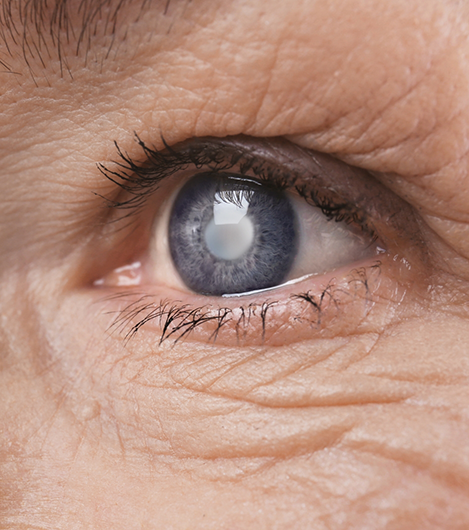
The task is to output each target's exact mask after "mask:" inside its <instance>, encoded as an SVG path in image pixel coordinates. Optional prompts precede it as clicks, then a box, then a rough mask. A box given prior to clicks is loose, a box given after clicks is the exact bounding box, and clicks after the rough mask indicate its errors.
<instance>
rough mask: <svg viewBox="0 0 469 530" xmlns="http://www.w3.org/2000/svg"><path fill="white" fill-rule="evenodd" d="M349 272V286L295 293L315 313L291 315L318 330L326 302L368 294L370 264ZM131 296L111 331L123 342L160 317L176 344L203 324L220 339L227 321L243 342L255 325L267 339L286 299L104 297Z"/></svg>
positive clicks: (163, 337)
mask: <svg viewBox="0 0 469 530" xmlns="http://www.w3.org/2000/svg"><path fill="white" fill-rule="evenodd" d="M380 266H381V264H380V263H376V264H375V265H372V266H371V267H369V269H371V270H378V274H379V270H380ZM350 276H351V277H350V278H349V280H348V285H349V287H352V286H353V287H354V288H353V289H349V290H346V289H344V288H341V287H338V286H336V285H334V283H333V281H332V282H330V283H329V284H328V285H327V286H326V287H325V288H324V289H323V290H322V291H321V292H320V293H319V294H313V293H312V292H311V291H305V292H300V293H297V294H291V295H290V296H289V300H290V301H299V302H302V303H304V308H305V309H306V310H307V312H308V313H310V315H311V316H309V315H308V316H305V311H299V312H298V314H297V315H296V316H292V317H291V320H292V321H293V322H294V323H295V324H299V325H302V326H307V327H308V328H310V329H314V330H318V329H320V328H321V325H322V323H323V314H324V310H325V309H324V306H326V305H327V306H329V305H330V304H333V306H334V307H335V308H336V309H337V310H338V309H339V306H340V301H339V300H340V297H341V296H342V297H343V296H344V295H346V296H353V295H354V292H355V293H356V292H357V290H358V289H360V290H361V289H364V293H363V294H364V295H365V298H366V299H368V298H369V294H370V289H369V282H368V272H367V269H365V268H360V269H354V270H353V271H351V273H350ZM129 297H131V298H135V297H138V298H137V299H136V300H135V301H133V302H132V303H130V304H128V305H127V306H125V307H124V308H123V309H121V310H119V311H117V312H112V313H115V314H116V317H115V318H114V320H113V322H112V323H111V324H110V326H109V327H108V332H110V333H114V332H117V333H119V334H120V335H121V336H122V337H123V339H124V343H125V344H127V343H128V342H129V341H131V340H132V339H133V338H134V337H135V336H136V334H137V333H138V332H139V331H140V330H141V329H142V327H143V326H145V325H147V324H148V323H150V322H155V323H156V324H157V326H158V328H159V329H160V337H159V340H158V345H159V346H161V344H162V343H163V342H166V341H169V340H172V342H173V344H177V343H178V342H179V341H181V340H183V339H187V338H188V337H189V336H190V335H191V334H193V333H194V331H195V330H198V329H201V330H202V331H204V328H206V329H207V333H209V335H208V337H207V339H206V341H207V342H212V343H215V342H216V341H217V340H218V338H219V336H220V334H221V333H222V332H223V328H224V327H225V326H227V325H230V326H232V327H233V328H234V330H235V334H236V338H237V343H238V345H239V344H240V343H241V342H243V340H244V339H246V337H247V334H248V332H249V331H250V330H251V328H255V329H256V328H257V329H259V333H260V334H261V337H262V342H264V340H265V334H266V328H267V324H268V322H269V312H270V311H271V310H272V309H273V308H275V307H276V306H278V305H279V304H280V303H281V302H280V301H278V300H266V301H264V302H261V303H250V304H248V305H241V306H238V307H234V308H229V307H213V306H209V305H205V306H199V307H194V306H191V305H189V304H183V303H182V302H181V301H170V300H168V299H164V300H160V301H158V302H155V301H154V296H152V295H142V294H139V293H135V292H133V293H129V292H126V293H117V294H115V295H113V296H111V297H107V298H106V299H105V300H107V301H109V300H119V299H125V298H129ZM311 313H312V314H311Z"/></svg>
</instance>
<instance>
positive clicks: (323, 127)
mask: <svg viewBox="0 0 469 530" xmlns="http://www.w3.org/2000/svg"><path fill="white" fill-rule="evenodd" d="M163 10H164V5H162V3H159V2H157V1H155V2H153V4H151V5H150V6H147V8H146V11H145V15H144V16H142V17H140V19H139V20H137V21H134V20H135V18H136V17H135V16H134V12H135V8H134V6H132V5H131V4H128V5H126V6H124V8H123V11H122V12H121V15H120V17H121V26H120V29H119V30H118V32H117V37H116V40H117V41H119V46H117V44H115V45H114V48H113V51H112V52H111V53H110V54H109V56H108V57H107V58H105V56H106V55H107V51H108V49H109V45H110V42H111V38H112V37H111V36H110V35H109V34H107V33H106V31H105V30H103V31H101V30H99V28H98V31H97V35H96V36H95V37H92V38H91V44H90V50H91V52H90V53H89V56H88V59H87V62H86V63H85V58H84V52H85V47H82V48H81V49H80V51H79V53H78V54H76V53H75V49H76V42H75V41H74V40H73V38H71V39H70V42H69V43H68V44H67V43H66V42H65V41H64V48H63V50H62V54H63V55H66V56H67V57H68V58H67V67H68V68H69V69H70V72H71V74H72V76H73V79H72V78H71V76H70V75H69V74H68V72H67V68H65V69H64V70H63V71H62V72H61V68H60V60H59V59H58V57H57V53H56V49H55V44H54V43H53V42H52V41H51V37H50V36H49V35H48V34H46V35H45V36H44V43H45V44H44V45H43V47H42V50H43V53H42V56H43V60H44V63H45V64H44V65H41V64H40V61H38V60H37V54H36V60H33V59H31V57H29V56H28V54H26V55H27V56H28V57H29V63H30V66H31V69H32V71H31V70H30V69H29V68H28V66H27V64H26V62H25V60H24V57H23V55H22V51H21V43H20V42H18V43H17V44H15V43H12V42H10V52H11V55H8V54H7V52H6V50H5V49H3V54H4V55H2V58H4V59H5V62H6V63H8V65H9V67H10V68H11V70H12V71H14V72H15V73H14V74H13V73H4V74H2V77H1V83H2V84H1V90H0V109H1V112H0V137H1V153H0V154H1V165H0V172H1V193H0V205H1V206H0V248H1V256H2V257H1V269H0V288H1V289H0V291H1V300H0V304H1V315H2V316H1V319H0V351H1V356H0V417H1V423H0V432H1V436H0V476H1V480H0V528H2V529H3V528H4V529H30V528H34V529H46V528H47V529H54V530H55V529H67V530H70V529H74V528H86V529H126V530H133V529H147V530H149V529H165V528H168V529H169V528H171V529H186V528H187V529H189V528H190V529H198V528H203V529H217V530H220V529H226V530H228V529H229V530H235V529H246V528H248V529H251V528H252V529H290V528H298V529H318V530H322V529H334V530H340V529H344V530H345V529H347V530H351V529H357V530H358V529H360V530H367V529H369V530H380V529H399V530H406V529H409V530H410V529H419V530H423V529H451V530H456V529H467V528H469V388H468V377H469V314H468V308H469V305H468V304H469V177H468V165H469V158H468V150H469V149H468V145H469V99H468V98H467V94H468V93H469V57H468V54H469V42H468V37H467V36H468V35H469V33H468V32H469V28H468V21H469V12H468V10H467V7H466V5H465V4H464V3H463V2H459V3H458V2H452V1H450V0H429V1H425V2H422V1H420V2H419V1H418V0H413V1H409V0H405V1H404V0H392V1H390V2H386V3H383V2H378V1H373V0H363V1H362V2H356V1H355V0H304V1H298V2H286V1H285V0H270V1H268V0H256V1H255V2H252V1H248V0H205V1H204V0H193V1H192V2H191V3H187V4H186V3H185V2H182V1H178V0H173V3H171V4H170V6H169V9H168V12H167V13H166V15H163ZM13 16H16V15H15V14H13ZM127 23H128V24H127ZM77 24H78V23H77ZM72 25H73V20H72ZM126 32H127V36H126V39H125V40H123V39H122V37H123V34H124V33H126ZM7 40H8V39H7ZM121 40H122V42H120V41H121ZM46 45H48V46H49V48H50V50H52V51H51V53H50V54H48V53H46V52H45V51H44V50H45V49H46ZM103 61H105V62H103ZM62 64H63V63H62ZM103 64H104V67H103V66H102V65H103ZM134 131H135V132H137V134H138V135H139V136H140V137H141V138H142V139H143V140H144V141H145V142H148V143H149V144H151V145H155V146H156V147H157V148H162V147H163V144H162V140H161V136H163V137H164V139H165V141H166V142H167V143H168V144H169V145H177V144H178V143H179V142H181V141H184V140H187V139H190V138H194V137H205V136H208V137H220V138H224V137H227V136H231V135H240V134H242V135H246V136H247V137H274V136H275V137H277V136H279V137H285V138H287V139H288V141H290V142H293V143H294V144H297V145H299V146H302V147H305V148H310V149H315V150H317V151H321V152H326V153H331V154H332V155H333V156H334V157H336V158H338V159H340V160H342V161H344V162H346V163H347V164H350V165H353V166H357V167H360V168H364V169H366V170H368V171H370V172H371V173H372V174H373V176H374V177H375V178H376V179H377V180H378V181H380V182H381V183H383V184H384V186H385V187H386V189H387V190H389V193H390V194H391V193H395V194H396V195H398V196H400V197H401V198H403V199H404V200H405V201H407V202H408V203H409V204H410V207H411V211H412V212H413V213H412V219H413V221H412V222H409V223H407V222H402V223H401V224H403V225H405V226H406V227H407V229H406V230H404V231H403V233H399V234H397V235H396V236H395V237H388V240H387V241H388V243H387V247H386V249H387V254H386V256H384V257H383V259H382V263H381V265H380V271H379V275H378V276H379V278H378V276H373V272H372V271H371V272H369V278H368V281H369V286H368V289H367V290H366V292H365V290H364V289H360V288H359V289H356V291H355V292H354V294H353V296H347V297H344V298H340V297H339V299H338V300H337V304H329V305H330V307H329V308H328V307H326V308H325V310H324V320H323V324H321V325H317V326H309V327H307V329H306V331H305V330H303V331H302V332H301V333H298V329H296V328H294V327H292V326H290V325H289V322H290V320H289V318H288V315H287V313H282V310H279V311H278V313H275V314H274V315H273V316H272V319H274V320H273V322H274V324H272V325H273V326H274V327H275V328H276V329H277V330H278V331H277V332H276V335H275V340H274V339H273V338H272V337H266V338H265V340H264V341H259V340H257V341H256V340H254V338H253V337H251V338H250V336H249V334H248V336H247V338H246V340H244V341H242V342H241V343H234V342H233V341H232V340H231V339H230V336H229V333H228V332H227V333H228V334H227V335H225V336H224V335H223V334H220V340H219V341H215V342H213V341H209V336H210V330H209V331H208V332H204V330H203V328H201V329H200V330H199V331H198V332H197V333H195V334H194V335H189V336H188V337H187V338H186V339H185V340H181V341H179V342H177V343H176V344H174V343H171V341H165V342H163V343H162V344H161V345H158V342H159V335H158V329H156V327H157V326H156V325H155V326H152V325H149V326H147V327H145V326H144V327H143V328H142V330H141V332H139V333H137V334H136V335H135V336H134V337H133V338H132V339H131V340H130V341H127V340H125V337H124V336H123V333H121V332H119V331H118V332H111V331H110V329H109V326H110V325H111V324H112V319H113V318H114V317H113V314H115V312H116V311H118V310H119V309H122V302H121V301H119V300H117V301H116V300H104V298H106V296H107V295H109V294H112V293H115V292H122V290H123V291H124V292H126V289H125V288H119V289H120V290H119V289H116V288H114V287H105V288H102V287H101V288H99V287H96V286H93V285H92V280H93V279H96V278H100V277H103V276H106V275H108V274H110V273H111V272H112V271H113V270H114V269H115V268H116V267H118V266H119V265H122V264H124V263H126V262H127V261H128V258H129V256H128V255H127V254H126V252H127V251H126V248H128V246H129V245H127V243H126V242H127V241H128V240H129V238H130V239H131V230H130V229H126V228H124V229H123V231H120V232H119V231H118V232H117V235H116V234H115V233H114V232H112V231H109V230H107V229H106V228H103V226H104V227H106V226H108V225H107V224H106V222H103V219H104V220H105V221H106V220H107V219H109V216H110V215H111V214H109V212H108V211H107V210H106V208H103V199H102V196H106V197H109V196H111V195H112V194H115V193H116V186H115V185H114V184H113V183H112V182H110V181H109V180H107V179H106V178H105V177H104V176H103V174H102V173H101V172H100V171H98V169H97V166H96V164H97V163H104V164H108V165H109V164H110V163H111V161H113V160H116V151H115V146H114V143H113V142H114V141H117V142H118V144H119V145H120V146H122V148H123V149H124V150H125V151H127V152H128V153H129V154H130V155H131V156H133V157H134V158H138V157H141V151H140V150H139V147H138V145H137V143H136V142H135V141H134V139H133V133H134ZM390 190H392V191H390ZM96 194H98V195H96ZM150 210H151V208H150ZM103 212H104V213H103ZM148 215H151V214H148ZM377 215H379V212H378V214H377ZM396 215H397V216H399V215H403V214H402V212H396ZM385 221H386V220H384V221H383V223H382V224H383V226H384V225H386V222H385ZM378 224H379V223H378ZM106 230H107V231H106ZM126 230H127V231H126ZM119 234H120V236H119ZM383 237H384V236H383ZM126 238H127V239H126ZM416 242H417V243H416ZM147 243H148V242H144V237H143V235H142V242H141V245H142V246H144V245H145V244H147ZM139 244H140V243H139ZM349 269H352V265H350V267H349ZM349 272H350V271H345V272H344V274H343V277H344V278H349V277H350V276H349ZM336 276H337V275H336ZM339 276H340V275H339ZM307 281H308V280H307ZM315 281H316V283H314V282H313V283H312V284H311V285H305V286H304V287H302V289H303V291H308V290H310V291H312V292H314V291H315V290H316V291H318V292H319V284H320V283H321V280H320V279H319V280H315ZM324 281H326V280H324ZM337 281H339V282H340V278H339V279H338V280H337ZM343 281H344V282H345V284H347V281H348V280H346V279H344V280H343ZM349 283H350V282H349ZM127 289H128V288H127ZM138 290H139V292H140V293H141V292H147V291H149V292H151V293H152V294H154V295H155V296H156V295H157V296H160V297H167V298H169V297H170V296H171V292H170V291H169V290H168V288H167V287H165V286H164V285H150V286H144V285H142V286H139V289H138ZM178 296H179V299H183V300H189V297H190V296H192V295H190V294H188V293H185V294H179V295H178ZM282 296H288V293H287V294H286V295H284V293H283V291H282V292H280V291H279V294H278V299H280V298H282ZM181 297H182V298H181ZM184 297H186V298H184ZM255 301H256V300H254V302H255ZM188 303H190V302H188ZM260 303H262V300H260ZM119 304H121V305H119ZM332 306H334V308H332ZM365 308H366V309H365ZM328 310H330V311H332V310H333V311H334V313H333V315H332V314H330V313H328ZM357 315H358V316H357ZM275 319H276V320H275ZM326 324H327V325H326ZM124 334H125V333H124ZM279 337H280V338H279Z"/></svg>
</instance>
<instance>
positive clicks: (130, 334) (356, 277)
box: [98, 134, 381, 345]
mask: <svg viewBox="0 0 469 530" xmlns="http://www.w3.org/2000/svg"><path fill="white" fill-rule="evenodd" d="M135 138H136V141H137V143H138V145H139V146H140V148H141V150H142V152H143V157H142V158H143V162H141V161H139V162H137V161H135V160H134V159H133V158H132V157H130V156H129V155H128V153H127V152H125V151H123V150H122V149H121V148H120V147H119V146H118V144H117V143H116V142H115V146H116V149H117V154H118V158H119V160H118V161H117V162H114V163H113V165H114V167H115V169H113V170H111V169H109V168H108V167H106V166H105V165H103V164H98V169H99V171H100V172H101V173H102V174H103V175H104V176H105V177H106V178H107V179H108V180H110V181H111V182H112V183H113V184H115V185H116V186H117V187H118V189H119V193H118V195H117V196H115V197H114V198H109V197H103V199H104V200H105V202H106V204H107V205H108V206H109V207H110V208H111V209H112V210H118V211H120V212H122V215H120V216H119V217H118V218H117V220H115V221H114V222H120V221H122V220H128V219H131V218H133V217H135V216H137V215H138V213H139V212H140V211H141V210H142V209H143V208H144V207H145V205H146V203H147V200H148V199H149V197H150V196H152V194H153V193H154V192H155V191H156V190H157V189H158V187H159V186H160V184H161V183H162V182H163V181H166V180H168V179H170V178H171V177H172V176H174V175H175V174H176V173H179V172H181V171H185V170H187V169H189V168H190V167H194V168H195V169H196V170H198V171H199V170H202V169H210V170H211V171H215V172H226V171H230V170H233V169H234V168H236V172H237V173H238V174H242V175H247V174H248V172H252V174H253V175H254V177H255V178H256V179H257V180H259V181H260V182H262V183H263V184H267V185H269V186H272V187H275V188H277V189H279V188H280V189H281V190H295V191H296V192H297V193H298V194H299V195H300V196H301V197H302V198H304V199H305V200H306V201H307V202H308V203H309V204H311V205H312V206H316V207H318V208H320V209H321V211H322V213H323V214H324V215H325V216H326V217H327V218H328V219H330V220H335V221H337V222H346V223H347V224H350V225H353V226H355V227H357V229H359V230H360V231H361V232H362V233H364V234H366V235H368V236H369V237H370V239H371V242H374V241H375V240H376V239H377V234H376V232H375V229H374V227H373V226H372V224H371V223H370V222H369V219H368V215H367V214H366V212H363V211H362V210H360V209H358V208H355V207H354V206H353V205H351V204H349V203H347V202H346V201H343V200H342V201H341V200H337V197H333V195H334V193H333V192H332V191H331V190H327V191H328V192H329V193H328V194H324V195H321V193H320V192H319V190H316V189H314V187H312V186H307V185H306V184H303V183H301V176H300V175H295V174H294V173H293V172H290V171H288V170H285V171H282V169H281V168H279V167H275V166H274V165H273V164H272V163H269V162H268V161H265V160H259V159H258V158H257V157H256V156H252V155H250V154H249V153H247V152H246V151H244V150H234V151H233V152H231V153H229V152H227V150H226V149H225V147H224V146H222V145H219V144H217V142H216V141H214V140H206V141H203V140H198V141H197V142H195V143H192V144H191V143H188V144H187V145H186V146H185V148H184V149H177V150H176V149H174V148H172V147H170V146H169V145H168V144H167V143H166V142H165V140H164V139H163V138H162V141H163V144H164V146H165V149H164V150H163V151H158V150H156V149H152V148H150V147H148V146H147V145H146V144H145V143H144V142H143V141H142V140H141V139H140V138H139V137H138V135H137V134H135ZM250 178H252V176H251V175H250ZM298 182H300V183H298ZM322 191H323V192H324V190H322ZM122 195H123V197H122ZM380 266H381V263H380V262H379V261H377V262H376V263H375V264H374V265H372V266H371V269H372V270H375V271H378V274H379V271H380ZM348 283H349V285H352V284H355V285H359V286H361V287H363V288H364V289H365V296H366V297H368V295H369V289H368V271H367V270H366V269H365V268H360V269H354V270H352V271H351V273H350V277H349V280H348ZM337 290H340V291H341V292H344V291H343V289H340V288H338V287H335V286H334V285H333V284H329V285H327V286H326V287H325V288H324V289H323V290H322V292H321V293H319V294H317V293H316V294H312V293H311V292H310V291H306V292H300V293H297V294H291V295H290V297H289V299H290V300H295V301H299V302H301V303H303V304H305V306H306V307H307V308H309V309H310V310H312V312H313V315H312V318H304V317H302V316H300V315H298V316H296V317H295V320H296V321H297V322H299V323H302V324H307V325H308V326H310V327H312V328H318V327H320V326H321V319H322V312H323V305H324V303H325V301H326V300H327V301H328V302H330V303H332V304H333V305H334V306H335V307H336V308H338V299H337V296H336V295H337V292H336V291H337ZM347 294H350V295H352V293H350V292H347ZM128 297H130V298H131V299H134V301H132V302H131V303H128V304H127V305H125V306H124V308H123V309H121V310H119V311H117V312H112V313H114V314H115V318H114V320H113V322H112V323H111V325H110V326H109V331H110V332H115V331H118V332H119V333H122V335H123V337H124V342H125V343H127V342H128V341H130V340H131V339H132V338H134V337H135V335H136V334H137V333H138V332H139V330H140V329H141V328H142V327H143V326H144V325H145V324H147V323H148V322H150V321H158V323H159V327H160V329H161V335H160V339H159V344H160V345H161V344H162V343H163V342H165V341H167V340H169V339H172V340H173V343H174V344H176V343H177V342H179V341H180V340H182V339H184V338H187V337H188V336H189V335H191V334H192V333H193V332H194V331H195V330H196V329H198V328H200V327H203V326H207V325H209V326H212V327H213V330H212V332H211V333H210V335H209V337H208V339H207V341H208V342H210V341H212V342H215V341H216V340H217V338H218V336H219V334H220V331H221V329H222V328H223V327H224V326H225V325H227V324H230V325H234V328H235V333H236V337H237V342H238V344H239V342H240V341H241V340H242V339H243V338H245V336H246V333H247V330H248V327H249V326H250V325H251V324H252V322H253V319H258V320H259V323H260V325H261V328H262V342H263V341H264V338H265V331H266V324H267V317H268V314H269V310H270V309H271V308H273V307H275V306H276V305H278V304H279V301H277V300H270V299H266V300H264V301H262V302H260V303H250V304H248V305H240V306H239V307H236V308H230V307H223V306H219V307H213V306H210V305H201V306H198V307H192V306H190V305H188V304H184V303H182V302H180V301H170V300H161V301H159V302H154V301H152V299H153V297H152V296H151V295H148V294H141V293H140V294H139V293H136V292H126V293H122V292H120V293H116V294H114V295H112V296H110V297H107V298H106V299H105V300H107V301H113V300H114V301H115V300H125V299H126V298H128ZM135 298H137V300H135Z"/></svg>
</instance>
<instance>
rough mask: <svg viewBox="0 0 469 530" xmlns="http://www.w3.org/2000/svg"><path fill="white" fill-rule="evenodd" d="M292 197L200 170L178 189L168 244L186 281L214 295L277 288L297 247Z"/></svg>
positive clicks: (240, 178)
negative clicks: (199, 172) (290, 199)
mask: <svg viewBox="0 0 469 530" xmlns="http://www.w3.org/2000/svg"><path fill="white" fill-rule="evenodd" d="M297 239H298V236H297V228H296V216H295V212H294V210H293V208H292V205H291V203H290V201H289V199H288V197H287V196H286V195H285V193H283V192H282V191H279V190H275V189H272V188H270V187H268V186H266V185H263V184H261V183H259V182H257V181H253V180H248V179H247V178H246V177H243V176H242V175H236V174H231V173H224V174H220V173H201V174H198V175H196V176H195V177H193V178H192V179H191V180H189V181H188V182H187V183H186V184H185V185H184V186H183V188H182V189H181V191H180V192H179V194H178V196H177V198H176V201H175V203H174V206H173V209H172V212H171V216H170V221H169V245H170V250H171V256H172V259H173V262H174V264H175V267H176V269H177V271H178V273H179V275H180V276H181V278H182V280H183V281H184V283H185V284H186V285H187V287H189V288H190V289H192V290H193V291H195V292H196V293H200V294H204V295H212V296H221V295H223V294H233V293H244V292H248V291H254V290H258V289H266V288H268V287H274V286H276V285H279V284H281V283H282V282H284V281H285V279H286V278H287V276H288V273H289V271H290V269H291V267H292V264H293V261H294V259H295V256H296V252H297Z"/></svg>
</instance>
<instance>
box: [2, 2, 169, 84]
mask: <svg viewBox="0 0 469 530" xmlns="http://www.w3.org/2000/svg"><path fill="white" fill-rule="evenodd" d="M0 1H1V7H0V45H1V44H3V46H4V49H5V52H4V53H2V54H1V55H0V68H1V67H3V69H4V71H5V72H9V73H12V74H14V73H17V72H15V71H14V69H13V66H12V62H13V63H14V61H15V59H17V58H18V57H19V58H20V59H21V60H22V61H23V62H24V63H25V64H26V66H27V68H28V69H29V71H30V73H31V75H32V76H33V79H34V78H35V76H36V71H35V68H38V67H39V68H41V67H42V68H45V64H46V61H47V60H48V59H50V58H52V57H53V54H55V57H56V58H57V59H58V60H59V64H60V69H61V75H62V76H63V74H64V72H68V74H69V75H70V76H71V77H73V76H72V72H71V70H70V68H69V66H68V63H67V55H68V54H70V48H71V49H72V50H73V52H72V53H75V54H76V55H79V54H80V53H82V54H84V56H85V62H86V57H87V55H88V52H89V51H90V49H91V45H92V39H94V38H95V37H96V36H98V37H102V38H105V37H110V39H109V48H108V52H107V55H106V57H107V56H109V52H110V51H111V48H112V47H113V45H114V41H115V39H114V37H115V36H116V35H117V33H118V32H119V31H121V30H122V29H124V28H123V26H128V25H130V24H131V23H132V22H136V21H138V19H139V18H140V17H141V15H142V14H143V12H144V11H145V9H146V8H147V7H149V6H150V5H151V4H152V3H155V2H160V3H161V4H162V9H163V14H164V15H166V13H167V12H168V9H169V5H170V2H171V0H0ZM132 3H137V6H138V7H137V9H136V16H135V18H134V19H133V20H132V19H131V20H125V21H123V20H121V19H120V18H119V14H120V13H121V11H122V10H123V9H124V7H126V6H127V5H128V4H132ZM123 33H124V34H125V31H124V32H123ZM51 44H52V47H51ZM52 48H53V49H52ZM65 48H67V49H65ZM9 59H11V61H10V60H9Z"/></svg>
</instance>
